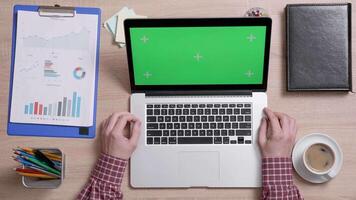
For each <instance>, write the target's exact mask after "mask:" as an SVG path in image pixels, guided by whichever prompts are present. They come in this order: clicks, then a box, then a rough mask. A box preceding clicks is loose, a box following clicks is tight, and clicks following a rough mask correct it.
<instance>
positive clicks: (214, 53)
mask: <svg viewBox="0 0 356 200" xmlns="http://www.w3.org/2000/svg"><path fill="white" fill-rule="evenodd" d="M266 29H267V28H266V27H265V26H215V27H214V26H212V27H157V28H156V27H144V28H137V27H136V28H130V34H131V48H132V59H133V69H134V79H135V84H136V85H216V84H217V85H218V84H261V83H262V80H263V65H264V52H265V40H266Z"/></svg>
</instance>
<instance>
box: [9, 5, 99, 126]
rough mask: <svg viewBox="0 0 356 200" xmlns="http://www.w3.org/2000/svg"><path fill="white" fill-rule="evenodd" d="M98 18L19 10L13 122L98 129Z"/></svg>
mask: <svg viewBox="0 0 356 200" xmlns="http://www.w3.org/2000/svg"><path fill="white" fill-rule="evenodd" d="M97 20H98V19H97V17H96V16H94V15H86V14H80V15H76V16H75V17H70V18H56V17H40V16H39V15H38V13H36V12H30V11H18V16H17V32H16V49H15V50H16V52H15V55H16V56H15V65H14V75H13V86H12V98H11V113H10V121H11V122H18V123H35V124H53V125H68V126H92V124H93V118H94V117H93V115H94V94H95V77H96V70H95V69H96V54H97V52H96V51H97V49H96V45H97V31H98V30H97V24H98V21H97Z"/></svg>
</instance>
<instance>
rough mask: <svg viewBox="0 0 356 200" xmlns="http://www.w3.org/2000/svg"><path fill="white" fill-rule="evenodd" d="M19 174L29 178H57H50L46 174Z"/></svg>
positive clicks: (50, 177)
mask: <svg viewBox="0 0 356 200" xmlns="http://www.w3.org/2000/svg"><path fill="white" fill-rule="evenodd" d="M17 173H18V174H20V175H22V176H29V177H37V178H46V179H55V177H53V176H48V175H45V174H33V173H23V172H18V171H17Z"/></svg>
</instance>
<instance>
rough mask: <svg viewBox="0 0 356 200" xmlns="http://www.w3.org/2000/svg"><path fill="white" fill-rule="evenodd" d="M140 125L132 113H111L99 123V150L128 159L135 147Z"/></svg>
mask: <svg viewBox="0 0 356 200" xmlns="http://www.w3.org/2000/svg"><path fill="white" fill-rule="evenodd" d="M128 126H130V127H128ZM140 127H141V122H140V120H139V119H138V118H137V117H135V116H134V115H133V114H130V113H128V112H122V113H113V114H112V115H111V116H110V117H109V118H107V119H106V120H104V121H103V122H102V123H101V151H102V152H103V153H105V154H107V155H111V156H114V157H117V158H121V159H129V158H130V157H131V154H132V153H133V152H134V150H135V149H136V146H137V142H138V139H139V136H140Z"/></svg>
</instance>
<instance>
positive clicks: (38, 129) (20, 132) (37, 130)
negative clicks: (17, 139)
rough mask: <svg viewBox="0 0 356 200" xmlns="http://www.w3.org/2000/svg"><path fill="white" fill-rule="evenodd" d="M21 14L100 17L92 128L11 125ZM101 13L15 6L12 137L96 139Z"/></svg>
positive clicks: (51, 7)
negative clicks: (17, 35)
mask: <svg viewBox="0 0 356 200" xmlns="http://www.w3.org/2000/svg"><path fill="white" fill-rule="evenodd" d="M18 11H31V12H38V13H39V15H40V16H41V17H49V16H54V17H74V16H75V14H89V15H96V16H97V17H98V24H97V34H96V35H97V43H96V63H95V87H94V107H93V116H92V117H93V124H92V126H89V127H80V126H67V125H66V126H62V125H48V124H30V123H14V122H11V121H10V115H11V102H12V94H13V79H14V69H15V56H16V55H15V52H16V51H15V48H16V33H17V16H18ZM100 21H101V10H100V9H99V8H87V7H75V8H74V7H60V6H59V5H55V6H34V5H15V6H14V9H13V30H12V50H11V76H10V86H9V106H8V124H7V133H8V135H10V136H42V137H68V138H94V137H95V130H96V97H97V86H98V75H99V47H100V23H101V22H100Z"/></svg>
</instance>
